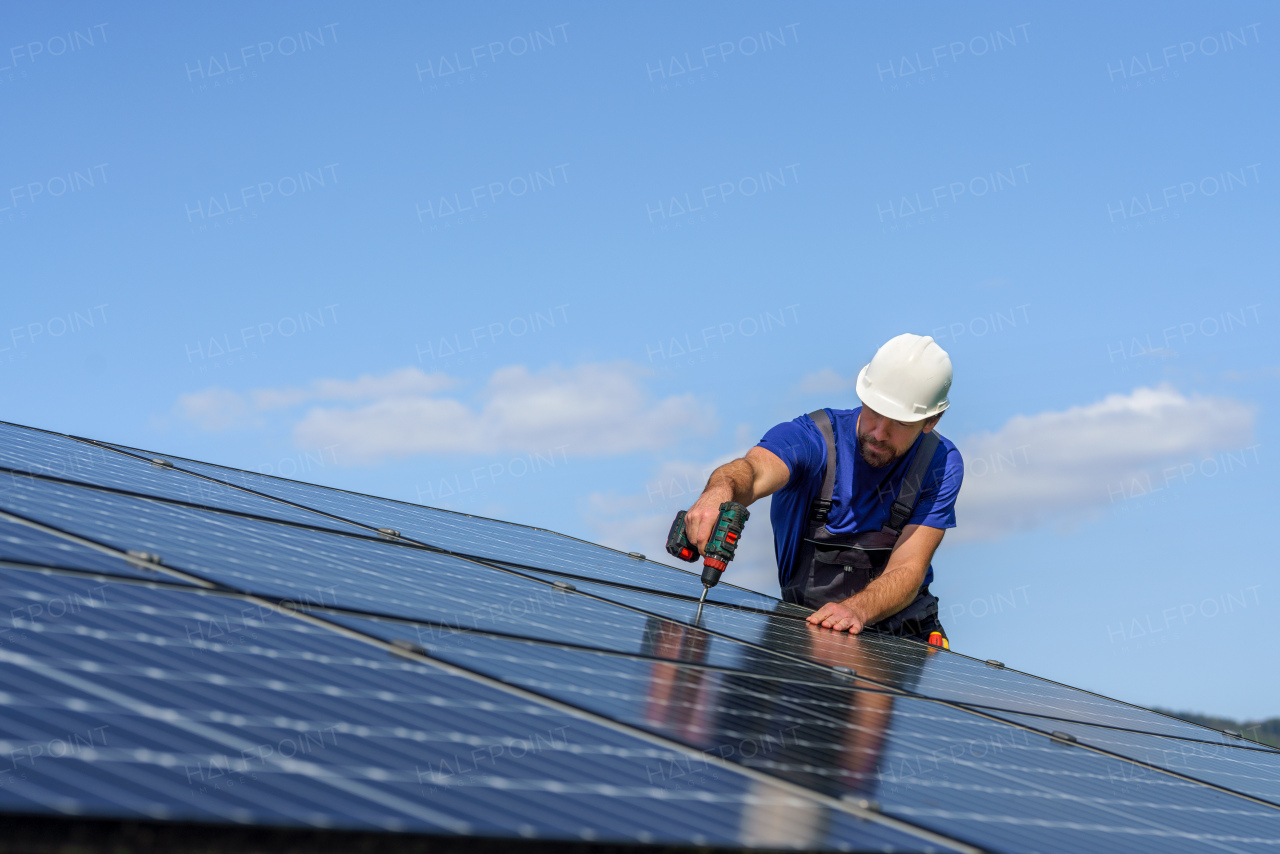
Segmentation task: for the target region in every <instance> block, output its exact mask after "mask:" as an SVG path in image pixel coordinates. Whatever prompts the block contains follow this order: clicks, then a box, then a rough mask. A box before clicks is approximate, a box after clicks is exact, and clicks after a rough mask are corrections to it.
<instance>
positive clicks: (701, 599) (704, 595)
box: [693, 584, 711, 625]
mask: <svg viewBox="0 0 1280 854" xmlns="http://www.w3.org/2000/svg"><path fill="white" fill-rule="evenodd" d="M710 589H711V588H710V587H709V586H708V585H705V584H704V585H703V586H702V595H701V596H699V597H698V613H696V614H694V615H693V622H694V624H695V625H697V624H699V623H701V622H702V606H703V605H705V604H707V591H709V590H710Z"/></svg>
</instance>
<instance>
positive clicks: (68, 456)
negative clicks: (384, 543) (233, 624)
mask: <svg viewBox="0 0 1280 854" xmlns="http://www.w3.org/2000/svg"><path fill="white" fill-rule="evenodd" d="M164 459H167V458H164ZM0 467H3V468H8V469H13V470H15V471H0V495H2V494H3V493H4V492H5V491H6V490H9V489H13V488H15V487H16V486H18V485H19V483H20V482H22V481H25V480H29V478H24V477H23V474H24V473H25V474H36V475H49V476H51V477H58V478H63V479H65V480H73V481H77V482H79V483H88V484H93V485H95V486H105V487H109V488H111V489H122V490H126V491H129V492H137V493H141V494H143V495H154V496H157V497H160V498H171V499H173V500H175V501H185V502H188V503H191V504H200V505H204V506H208V507H217V508H220V509H223V510H231V511H234V512H237V513H252V514H256V515H259V516H267V517H269V518H273V519H285V520H287V521H290V522H298V523H300V524H304V525H315V526H318V527H323V528H335V529H338V530H344V531H352V532H355V531H360V530H361V529H360V528H359V527H357V526H354V525H348V524H346V523H344V522H338V521H336V520H333V519H329V518H327V517H325V516H323V515H321V514H319V513H311V512H308V511H306V510H299V509H297V508H294V507H291V506H289V505H288V504H284V503H282V502H279V501H272V500H270V499H266V498H261V497H259V496H256V495H253V494H251V493H248V492H245V491H244V490H242V489H235V488H233V487H230V486H225V485H223V484H219V483H214V482H213V481H210V480H207V479H205V478H201V477H195V476H192V475H190V474H187V473H186V472H183V471H181V470H179V469H177V468H173V467H165V466H157V465H153V464H152V463H150V462H148V461H146V460H139V459H137V458H135V457H131V456H128V455H127V454H122V453H119V452H118V451H112V450H108V449H107V448H104V447H101V446H98V445H90V444H87V443H85V442H78V441H76V440H75V439H69V438H67V437H65V436H59V435H57V434H54V433H45V432H42V431H39V430H31V429H28V428H25V427H16V426H14V425H12V424H5V423H2V422H0Z"/></svg>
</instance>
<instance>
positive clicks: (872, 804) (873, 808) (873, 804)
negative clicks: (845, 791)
mask: <svg viewBox="0 0 1280 854" xmlns="http://www.w3.org/2000/svg"><path fill="white" fill-rule="evenodd" d="M840 800H842V801H844V802H845V803H847V804H853V805H854V806H855V807H861V808H862V809H864V810H867V811H868V812H880V802H879V801H873V800H871V798H855V797H854V796H853V795H844V796H842V797H841V798H840Z"/></svg>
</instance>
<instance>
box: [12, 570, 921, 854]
mask: <svg viewBox="0 0 1280 854" xmlns="http://www.w3.org/2000/svg"><path fill="white" fill-rule="evenodd" d="M33 598H38V599H41V600H43V601H76V600H80V601H81V602H82V604H81V605H80V606H78V607H74V608H70V609H68V610H67V611H65V612H64V613H60V614H58V615H57V616H52V615H50V614H49V613H48V612H46V614H45V615H42V616H41V617H39V618H35V619H27V618H25V617H12V616H9V617H0V622H4V621H6V620H7V623H6V625H7V626H8V627H9V632H10V634H9V636H8V637H7V638H6V641H7V642H6V643H5V645H4V647H3V648H0V684H3V686H4V693H3V694H2V695H0V708H2V709H3V712H4V713H3V716H0V750H3V752H4V753H5V754H6V755H7V756H8V757H10V758H11V759H12V760H13V767H12V768H11V769H10V774H9V776H10V779H9V781H8V785H4V786H0V808H3V809H4V810H6V811H10V812H17V813H60V814H71V815H85V814H89V815H113V816H127V817H137V818H152V819H164V820H173V821H176V820H205V821H209V820H213V821H230V822H238V823H249V822H252V823H272V824H283V825H299V826H315V827H346V828H376V829H383V830H397V831H405V830H421V831H430V832H437V833H439V832H447V833H454V834H467V835H477V834H478V835H488V836H510V837H517V838H519V837H524V838H530V837H553V838H573V839H600V840H608V839H644V840H648V841H653V842H655V843H662V842H668V841H687V840H689V839H697V840H699V844H722V845H723V844H731V845H739V844H750V843H752V842H753V841H754V838H753V837H751V836H748V835H747V834H749V833H750V832H751V831H752V823H751V822H750V821H749V820H748V817H749V811H750V810H752V809H755V808H756V807H757V806H759V807H763V808H771V809H775V810H786V809H800V810H808V811H810V812H819V813H829V812H831V809H830V808H829V807H827V806H824V805H822V804H820V803H817V802H815V801H814V799H812V798H808V797H806V796H804V795H803V794H802V793H797V792H795V791H788V790H787V789H786V788H785V787H783V786H778V785H770V784H769V783H768V782H767V781H761V780H759V779H752V778H750V777H748V776H746V775H743V774H738V773H734V772H733V771H732V770H729V769H724V768H721V769H718V772H717V773H715V774H709V775H706V776H705V777H704V779H701V780H699V781H697V782H696V783H691V784H690V785H688V786H685V787H683V788H682V789H681V790H679V791H671V790H667V789H664V788H662V787H661V786H655V785H653V783H652V782H651V779H650V778H651V776H652V775H651V771H650V769H651V767H653V766H656V765H659V764H663V763H668V764H669V763H672V762H679V761H681V760H682V759H684V758H686V754H684V753H682V752H681V751H679V750H671V749H664V748H663V747H662V746H660V745H657V744H654V743H653V742H651V741H646V740H644V739H642V738H638V737H636V736H635V735H629V734H627V733H626V732H625V731H621V730H619V729H617V728H613V727H609V726H605V725H601V724H599V723H596V722H593V721H591V720H588V719H584V718H582V717H580V716H574V715H571V714H567V713H565V712H562V711H558V710H556V709H555V708H552V707H549V706H547V705H545V704H539V703H536V702H530V701H529V700H526V699H523V698H520V697H518V696H514V695H512V694H510V693H508V692H504V691H502V690H499V689H497V688H494V687H490V686H487V685H484V684H482V683H480V682H478V681H476V680H474V679H469V678H466V677H465V676H458V675H455V674H451V673H449V672H447V671H444V670H442V669H440V668H438V667H434V666H431V665H429V664H423V663H413V662H407V661H403V660H400V659H397V658H395V657H392V656H390V655H387V654H386V653H385V652H384V651H382V650H378V649H374V648H371V647H370V646H368V645H367V644H363V643H360V642H359V641H356V640H352V639H348V638H344V637H340V636H338V635H336V634H334V633H333V632H331V631H328V630H326V629H323V628H317V627H314V626H310V625H307V624H305V623H302V622H299V621H298V620H297V619H295V618H293V617H290V616H286V615H282V614H279V613H274V612H271V611H269V610H263V609H259V608H256V607H254V608H249V609H246V608H245V603H244V602H243V601H240V600H236V599H228V598H223V597H219V596H214V595H202V594H200V593H198V592H195V591H191V592H187V591H174V590H158V589H154V588H147V587H142V586H136V585H128V584H121V583H110V584H108V585H106V588H105V589H103V588H102V586H101V585H98V586H93V585H91V584H90V583H89V582H87V581H84V580H81V579H72V578H67V577H60V576H41V575H38V574H36V573H31V572H7V573H4V574H3V575H0V613H2V614H5V615H10V614H12V613H14V612H17V611H21V608H20V606H21V605H23V604H24V603H25V602H28V601H30V600H32V599H33ZM246 611H247V612H248V613H246ZM201 624H219V625H222V626H225V627H227V628H228V631H227V632H226V633H225V634H224V635H223V636H222V638H223V639H222V640H218V641H215V640H211V639H209V638H208V637H207V636H206V633H205V632H204V631H199V630H193V627H194V626H198V625H201ZM236 628H239V629H240V631H242V632H244V633H245V634H243V635H242V636H239V637H237V636H236V633H235V631H234V629H236ZM689 802H693V803H696V804H697V809H696V811H695V810H690V809H688V808H686V804H687V803H689ZM823 821H824V824H827V825H833V826H834V827H835V828H838V832H839V833H841V834H849V835H848V836H845V837H843V839H844V840H845V841H848V842H851V843H853V844H856V845H859V846H864V847H876V848H879V847H884V846H887V847H890V848H894V847H896V848H907V849H911V848H919V847H920V842H921V840H920V839H919V838H913V837H911V836H910V835H908V834H905V833H902V832H899V831H895V830H893V829H892V828H889V827H885V826H883V825H878V824H875V823H871V822H867V821H857V820H850V819H849V818H848V817H843V818H841V819H839V820H836V821H833V820H832V818H831V817H830V816H824V820H823ZM820 841H823V842H824V841H826V840H820ZM831 841H832V842H834V841H835V840H831Z"/></svg>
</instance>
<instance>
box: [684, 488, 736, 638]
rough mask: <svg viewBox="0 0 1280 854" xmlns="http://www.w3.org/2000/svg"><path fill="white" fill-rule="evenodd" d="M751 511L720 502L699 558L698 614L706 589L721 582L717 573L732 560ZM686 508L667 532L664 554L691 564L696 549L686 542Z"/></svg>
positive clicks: (704, 598)
mask: <svg viewBox="0 0 1280 854" xmlns="http://www.w3.org/2000/svg"><path fill="white" fill-rule="evenodd" d="M750 516H751V512H750V511H749V510H747V508H746V507H743V506H742V505H741V504H739V503H738V502H736V501H726V502H724V503H723V504H721V505H720V518H719V519H717V520H716V525H715V528H714V529H712V531H711V536H710V537H709V538H708V539H707V547H706V549H705V550H704V551H703V561H702V597H701V598H700V599H699V600H698V613H699V615H701V612H702V603H703V602H705V601H706V598H707V591H709V590H710V589H711V588H712V587H715V586H716V585H717V584H719V583H720V576H721V574H722V573H723V572H724V570H725V567H726V566H727V565H728V564H729V561H731V560H733V556H734V553H735V552H736V551H737V548H738V540H739V538H741V536H742V529H743V528H744V527H745V526H746V524H747V519H748V518H750ZM684 517H685V511H684V510H681V511H680V512H679V513H677V514H676V519H675V521H674V522H672V523H671V531H670V533H668V534H667V553H668V554H670V555H671V556H672V557H677V558H679V559H680V560H683V561H686V562H689V563H692V562H693V561H695V560H697V559H698V550H697V549H696V548H695V547H694V546H693V544H692V543H690V542H689V538H688V537H687V536H686V535H685V529H684Z"/></svg>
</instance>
